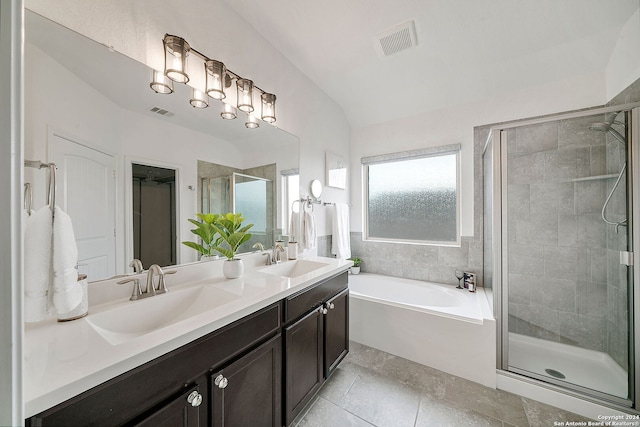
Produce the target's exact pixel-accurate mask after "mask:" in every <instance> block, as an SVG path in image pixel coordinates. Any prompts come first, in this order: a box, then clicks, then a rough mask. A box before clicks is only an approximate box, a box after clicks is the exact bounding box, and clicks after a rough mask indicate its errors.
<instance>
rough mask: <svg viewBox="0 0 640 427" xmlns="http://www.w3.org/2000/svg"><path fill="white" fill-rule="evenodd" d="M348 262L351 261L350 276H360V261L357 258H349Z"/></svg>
mask: <svg viewBox="0 0 640 427" xmlns="http://www.w3.org/2000/svg"><path fill="white" fill-rule="evenodd" d="M349 260H350V261H353V267H351V274H360V264H362V260H361V259H360V258H358V257H355V256H354V257H351V258H349Z"/></svg>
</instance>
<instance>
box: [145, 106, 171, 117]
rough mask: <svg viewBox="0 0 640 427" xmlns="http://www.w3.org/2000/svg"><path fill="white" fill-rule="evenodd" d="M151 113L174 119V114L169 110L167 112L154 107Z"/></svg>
mask: <svg viewBox="0 0 640 427" xmlns="http://www.w3.org/2000/svg"><path fill="white" fill-rule="evenodd" d="M149 111H151V112H152V113H156V114H160V115H161V116H165V117H173V113H172V112H171V111H169V110H165V109H164V108H160V107H153V108H151V109H149Z"/></svg>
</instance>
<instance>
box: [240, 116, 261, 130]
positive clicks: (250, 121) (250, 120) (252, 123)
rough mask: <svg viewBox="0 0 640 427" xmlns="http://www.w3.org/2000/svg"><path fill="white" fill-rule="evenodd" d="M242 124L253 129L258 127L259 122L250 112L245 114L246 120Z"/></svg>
mask: <svg viewBox="0 0 640 427" xmlns="http://www.w3.org/2000/svg"><path fill="white" fill-rule="evenodd" d="M244 125H245V126H246V127H248V128H249V129H255V128H257V127H260V123H259V122H258V119H256V118H255V117H254V116H252V115H251V114H247V121H246V122H245V124H244Z"/></svg>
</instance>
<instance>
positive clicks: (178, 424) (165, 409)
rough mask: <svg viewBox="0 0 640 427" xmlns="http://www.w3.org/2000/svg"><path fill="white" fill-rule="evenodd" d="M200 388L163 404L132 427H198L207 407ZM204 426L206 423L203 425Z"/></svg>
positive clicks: (189, 390)
mask: <svg viewBox="0 0 640 427" xmlns="http://www.w3.org/2000/svg"><path fill="white" fill-rule="evenodd" d="M202 399H203V398H202V395H201V394H200V390H199V388H198V386H195V387H190V388H189V389H188V390H187V391H186V392H184V393H183V394H181V395H180V396H179V397H177V398H175V399H173V400H170V401H168V402H165V403H163V404H162V405H160V406H159V407H158V408H156V409H154V410H153V411H152V412H151V413H150V414H147V415H146V416H145V417H144V418H143V419H142V421H139V422H134V423H132V424H131V425H133V426H136V427H163V426H164V427H169V426H170V427H182V426H184V427H198V426H200V420H201V413H200V411H204V410H205V409H204V408H206V405H205V404H203V402H202ZM202 425H203V426H204V423H203V424H202Z"/></svg>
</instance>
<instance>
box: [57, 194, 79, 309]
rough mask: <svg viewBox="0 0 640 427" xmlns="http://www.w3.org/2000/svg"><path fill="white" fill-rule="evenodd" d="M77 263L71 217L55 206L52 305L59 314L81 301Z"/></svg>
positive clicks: (76, 250) (74, 306)
mask: <svg viewBox="0 0 640 427" xmlns="http://www.w3.org/2000/svg"><path fill="white" fill-rule="evenodd" d="M77 264H78V247H77V246H76V238H75V235H74V233H73V225H72V224H71V218H70V217H69V215H67V214H66V213H64V212H63V211H62V209H60V208H59V207H57V206H56V207H55V215H54V217H53V305H54V307H55V308H56V311H57V312H58V313H59V314H63V313H67V312H69V311H71V310H73V309H74V308H76V307H77V306H78V305H80V303H81V302H82V295H83V291H82V286H81V284H80V283H79V282H78V271H77V270H76V265H77Z"/></svg>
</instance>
